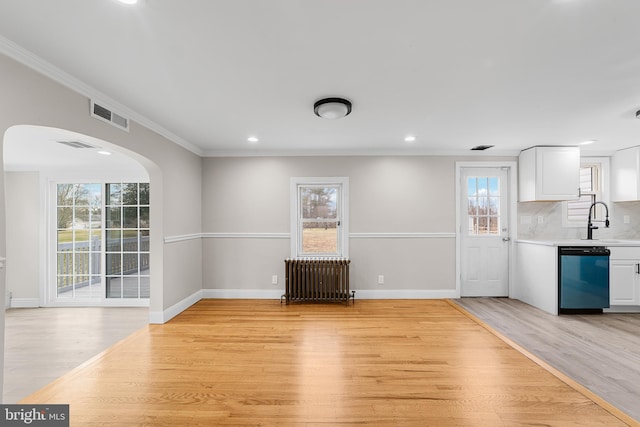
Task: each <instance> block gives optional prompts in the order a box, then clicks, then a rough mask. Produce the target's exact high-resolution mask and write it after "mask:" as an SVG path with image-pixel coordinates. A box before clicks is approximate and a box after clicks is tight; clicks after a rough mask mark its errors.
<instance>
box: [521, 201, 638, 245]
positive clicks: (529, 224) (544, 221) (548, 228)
mask: <svg viewBox="0 0 640 427" xmlns="http://www.w3.org/2000/svg"><path fill="white" fill-rule="evenodd" d="M608 205H609V215H610V223H611V224H610V226H609V228H604V224H602V223H598V224H595V225H597V226H598V227H600V228H599V229H597V230H594V231H593V237H594V239H598V238H600V239H630V240H640V202H611V203H609V204H608ZM625 217H627V218H628V220H629V223H628V224H625V222H624V220H625ZM586 237H587V221H586V219H585V221H584V225H583V226H581V227H563V226H562V202H526V203H518V239H523V240H560V239H584V238H586Z"/></svg>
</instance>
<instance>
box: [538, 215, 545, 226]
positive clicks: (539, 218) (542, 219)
mask: <svg viewBox="0 0 640 427" xmlns="http://www.w3.org/2000/svg"><path fill="white" fill-rule="evenodd" d="M538 224H544V217H543V216H542V215H538Z"/></svg>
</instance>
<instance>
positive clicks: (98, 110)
mask: <svg viewBox="0 0 640 427" xmlns="http://www.w3.org/2000/svg"><path fill="white" fill-rule="evenodd" d="M91 116H92V117H95V118H96V119H99V120H102V121H105V122H107V123H111V124H112V125H113V126H115V127H118V128H120V129H122V130H126V131H127V132H129V119H127V118H126V117H122V116H121V115H119V114H117V113H114V112H113V111H111V110H110V109H109V108H107V107H105V106H102V105H100V104H96V103H95V102H94V101H91Z"/></svg>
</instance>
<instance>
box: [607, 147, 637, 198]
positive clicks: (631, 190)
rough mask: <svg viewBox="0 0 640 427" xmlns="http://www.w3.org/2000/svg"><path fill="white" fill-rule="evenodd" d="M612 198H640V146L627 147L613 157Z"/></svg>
mask: <svg viewBox="0 0 640 427" xmlns="http://www.w3.org/2000/svg"><path fill="white" fill-rule="evenodd" d="M611 200H612V201H614V202H627V201H635V200H640V147H631V148H625V149H624V150H618V151H616V152H615V153H613V156H612V157H611Z"/></svg>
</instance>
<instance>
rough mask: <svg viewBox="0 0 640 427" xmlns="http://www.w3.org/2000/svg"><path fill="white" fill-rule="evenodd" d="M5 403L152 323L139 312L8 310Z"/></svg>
mask: <svg viewBox="0 0 640 427" xmlns="http://www.w3.org/2000/svg"><path fill="white" fill-rule="evenodd" d="M4 314H5V340H4V387H3V399H2V402H3V403H16V402H17V401H19V400H20V399H23V398H24V397H26V396H28V395H30V394H31V393H33V392H35V391H37V390H39V389H40V388H42V387H44V386H45V385H47V384H49V383H50V382H51V381H53V380H55V379H56V378H58V377H60V376H62V375H64V374H66V373H67V372H69V371H71V370H72V369H73V368H75V367H77V366H79V365H80V364H82V363H83V362H86V361H87V360H89V359H90V358H92V357H94V356H95V355H97V354H99V353H101V352H103V351H104V350H106V349H107V348H109V347H110V346H112V345H113V344H115V343H117V342H118V341H120V340H122V339H124V338H126V337H127V336H129V335H130V334H131V333H133V332H135V331H136V330H138V329H140V328H142V327H144V326H146V325H147V324H148V322H149V309H148V308H137V307H109V308H103V307H73V308H11V309H8V310H5V312H4Z"/></svg>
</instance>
